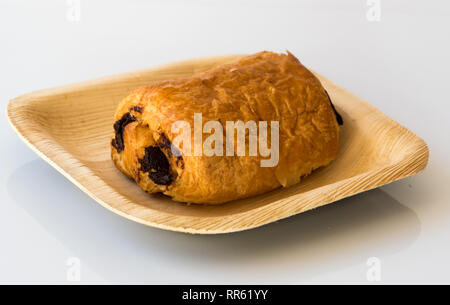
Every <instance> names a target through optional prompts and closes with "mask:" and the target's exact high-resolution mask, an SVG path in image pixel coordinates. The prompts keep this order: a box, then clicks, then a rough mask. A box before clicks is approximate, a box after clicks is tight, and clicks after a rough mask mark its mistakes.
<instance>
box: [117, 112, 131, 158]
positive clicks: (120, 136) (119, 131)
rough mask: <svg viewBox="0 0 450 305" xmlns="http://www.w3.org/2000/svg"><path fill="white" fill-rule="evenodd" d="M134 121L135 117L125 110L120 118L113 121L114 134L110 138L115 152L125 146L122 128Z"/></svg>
mask: <svg viewBox="0 0 450 305" xmlns="http://www.w3.org/2000/svg"><path fill="white" fill-rule="evenodd" d="M134 121H136V118H135V117H134V116H133V115H132V114H131V113H129V112H127V113H125V114H124V115H123V116H122V118H121V119H120V120H118V121H116V122H115V123H114V131H115V133H116V136H115V138H114V139H113V140H112V142H111V144H112V146H114V148H115V149H116V150H117V152H121V151H123V149H124V148H125V143H124V142H123V130H124V129H125V126H127V125H128V124H130V123H131V122H134Z"/></svg>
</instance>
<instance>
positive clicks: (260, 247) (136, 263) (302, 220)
mask: <svg viewBox="0 0 450 305" xmlns="http://www.w3.org/2000/svg"><path fill="white" fill-rule="evenodd" d="M43 177H45V179H43ZM24 185H26V186H27V188H24ZM7 189H8V193H9V194H10V197H11V198H12V200H13V201H14V202H15V203H16V204H18V205H20V206H21V207H23V208H24V209H25V210H26V211H27V212H28V214H29V215H31V217H33V218H34V219H35V220H36V221H37V222H39V223H40V224H41V225H42V226H43V227H44V228H45V229H46V230H47V231H48V232H49V233H50V234H52V235H53V236H54V237H55V238H56V239H58V240H59V241H60V242H61V243H62V244H63V245H64V246H65V247H67V248H68V249H69V250H70V252H71V253H73V255H74V256H76V257H78V258H80V260H81V262H82V263H83V264H85V265H87V266H88V267H89V268H91V269H92V270H94V271H95V272H97V273H98V274H100V275H101V276H102V277H103V278H104V279H105V280H106V281H107V282H113V283H125V282H133V283H161V282H163V283H182V282H183V281H188V282H189V283H230V282H233V283H248V282H251V283H255V280H254V278H255V277H256V278H258V280H257V281H256V283H258V282H259V283H270V282H271V281H273V279H278V280H280V281H281V282H284V280H283V279H286V281H285V282H292V281H294V282H300V281H304V280H308V279H310V278H311V277H314V276H317V275H318V274H321V273H324V272H330V271H332V270H333V269H336V268H345V267H348V266H349V265H352V264H354V263H355V262H358V261H359V260H364V259H366V258H369V257H371V256H374V255H377V256H386V255H390V254H392V253H395V252H397V251H400V250H402V249H405V248H407V247H408V246H409V245H410V244H411V243H412V242H414V240H415V239H416V238H417V236H418V235H419V233H420V228H421V225H420V221H419V219H418V217H417V215H416V214H415V213H414V212H413V211H412V210H410V209H409V208H407V207H405V206H404V205H402V204H401V203H399V202H398V201H396V200H394V199H393V198H392V197H390V196H389V195H387V194H386V193H384V192H383V191H381V190H372V191H369V192H366V193H363V194H360V195H356V196H353V197H351V198H347V199H344V200H341V201H339V202H337V203H335V204H332V205H329V206H325V207H322V208H319V209H316V210H314V211H311V212H307V213H304V214H301V215H297V216H293V217H291V218H288V219H285V220H282V221H279V222H277V223H274V224H269V225H266V226H264V227H261V228H257V229H253V230H250V231H245V232H238V233H232V234H228V235H188V234H183V233H174V232H167V231H162V230H159V229H154V228H150V227H146V226H143V225H140V224H137V223H134V222H131V221H129V220H127V219H124V218H121V217H120V216H117V215H115V214H113V213H111V212H109V211H107V210H106V209H104V208H103V207H101V206H100V205H98V204H96V203H95V201H93V200H92V199H90V198H89V197H88V196H87V195H85V194H84V193H82V192H81V191H80V190H79V189H77V188H76V187H75V186H74V185H72V184H71V183H70V182H69V181H68V180H66V179H64V178H63V177H62V176H61V175H60V174H59V173H58V172H57V171H56V170H54V169H53V168H51V166H50V165H48V164H46V163H45V162H44V161H41V160H37V161H32V162H30V163H28V164H26V165H24V166H23V167H21V168H19V169H18V170H16V171H15V172H14V173H13V174H12V175H11V177H10V179H9V181H8V183H7ZM158 274H161V276H158ZM294 274H295V277H294V278H295V280H294V278H293V276H294ZM364 276H365V275H364V274H361V278H362V279H363V278H364ZM250 277H251V278H253V280H251V281H250ZM85 280H88V279H85Z"/></svg>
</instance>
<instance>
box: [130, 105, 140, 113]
mask: <svg viewBox="0 0 450 305" xmlns="http://www.w3.org/2000/svg"><path fill="white" fill-rule="evenodd" d="M130 111H136V112H139V113H142V107H141V106H133V107H131V108H130Z"/></svg>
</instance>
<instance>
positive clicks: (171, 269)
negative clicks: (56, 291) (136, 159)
mask: <svg viewBox="0 0 450 305" xmlns="http://www.w3.org/2000/svg"><path fill="white" fill-rule="evenodd" d="M68 8H69V6H68V5H67V3H66V1H56V0H55V1H50V0H47V1H32V0H30V1H23V0H21V1H18V0H14V1H13V0H2V1H1V2H0V39H1V40H0V41H1V42H0V89H1V90H0V103H1V106H2V108H3V109H5V108H6V105H7V102H8V100H9V99H11V98H13V97H15V96H18V95H21V94H24V93H27V92H30V91H33V90H37V89H43V88H48V87H53V86H57V85H64V84H68V83H72V82H77V81H82V80H87V79H92V78H96V77H99V76H104V75H108V74H112V73H119V72H125V71H130V70H134V69H141V68H145V67H149V66H152V65H157V64H162V63H167V62H171V61H176V60H181V59H188V58H191V57H199V56H206V55H222V54H231V53H252V52H257V51H260V50H264V49H266V50H273V51H284V50H286V49H289V50H290V51H291V52H292V53H294V54H295V55H296V56H297V57H299V59H300V60H301V61H302V62H303V63H304V64H305V65H307V66H309V67H311V68H313V69H314V70H316V71H317V72H319V73H321V74H323V75H325V76H326V77H328V78H329V79H331V80H333V81H334V82H336V83H338V84H340V85H341V86H343V87H345V88H347V89H349V90H350V91H352V92H353V93H355V94H356V95H358V96H360V97H362V98H363V99H365V100H366V101H368V102H369V103H371V104H373V105H374V106H376V107H377V108H378V109H380V110H381V111H383V112H385V113H386V114H388V115H389V116H390V117H392V118H393V119H395V120H396V121H398V122H400V123H401V124H402V125H404V126H406V127H407V128H409V129H411V130H412V131H414V132H415V133H416V134H417V135H419V136H420V137H422V138H423V139H424V140H425V141H426V142H427V143H428V145H429V147H430V161H429V165H428V167H427V169H426V170H425V171H424V172H422V173H421V174H419V175H417V176H414V177H412V178H408V179H404V180H401V181H398V182H395V183H392V184H390V185H388V186H384V187H382V188H380V189H377V190H372V191H369V192H366V193H364V194H361V195H357V196H354V197H352V198H348V199H345V200H341V201H340V202H337V203H335V204H333V205H330V206H327V207H323V208H320V209H317V210H315V211H312V212H308V213H305V214H302V215H297V216H294V217H291V218H289V219H287V220H283V221H279V222H277V223H274V224H270V225H267V226H264V227H262V228H259V229H255V230H250V231H247V232H242V233H234V234H229V235H219V236H193V235H186V234H181V233H173V232H166V231H162V230H159V229H154V228H149V227H145V226H142V225H139V224H136V223H133V222H131V221H129V220H126V219H123V218H121V217H119V216H117V215H115V214H113V213H111V212H109V211H107V210H106V209H104V208H102V207H101V206H100V205H98V204H97V203H96V202H94V201H93V200H92V199H90V198H89V197H88V196H87V195H85V194H84V193H82V192H81V191H80V190H78V189H77V188H76V187H75V186H74V185H72V184H71V183H70V182H69V181H68V180H66V179H65V178H64V177H63V176H62V175H60V174H59V173H57V172H56V170H54V169H53V168H51V167H50V166H49V165H48V164H46V163H45V162H44V161H42V160H40V159H39V158H38V157H37V156H36V155H35V154H34V153H33V152H32V151H31V150H30V149H29V148H27V147H26V146H25V144H23V143H22V142H21V140H20V139H19V138H18V137H17V136H16V135H15V134H14V132H13V131H12V129H11V128H10V126H9V125H8V123H7V121H6V119H5V116H3V117H2V118H1V119H0V136H1V146H0V161H1V166H0V179H1V180H0V209H1V210H0V283H69V282H68V281H67V277H66V273H67V270H68V267H67V266H66V261H67V259H68V258H69V257H77V258H79V259H80V261H81V283H159V284H167V283H179V284H183V283H184V284H188V283H189V284H194V283H200V284H219V283H224V284H226V283H232V284H262V283H266V284H275V283H369V282H368V281H367V278H366V272H367V269H368V267H367V266H366V262H367V259H368V258H369V257H373V256H375V257H378V258H379V259H380V261H381V283H450V263H449V255H450V223H449V219H450V185H449V184H450V173H449V169H450V166H449V165H450V160H449V158H448V156H449V155H450V137H449V130H450V122H449V121H450V115H449V111H450V106H449V103H450V98H449V71H450V64H449V54H450V41H449V40H450V38H449V37H450V35H449V29H450V2H449V1H446V0H442V1H439V0H433V1H418V0H417V1H410V0H409V1H406V0H389V1H387V0H382V1H381V21H380V22H369V21H368V20H367V18H366V14H367V11H368V9H369V7H368V6H367V4H366V0H346V1H342V0H341V1H334V0H326V1H325V0H320V1H318V0H310V1H261V0H260V1H230V0H228V1H181V0H180V1H144V0H142V1H138V0H134V1H130V0H127V1H125V0H124V1H111V0H109V1H106V0H105V1H103V0H102V1H99V0H89V1H87V0H81V20H80V21H78V22H71V21H69V20H68V19H67V17H66V16H67V13H68Z"/></svg>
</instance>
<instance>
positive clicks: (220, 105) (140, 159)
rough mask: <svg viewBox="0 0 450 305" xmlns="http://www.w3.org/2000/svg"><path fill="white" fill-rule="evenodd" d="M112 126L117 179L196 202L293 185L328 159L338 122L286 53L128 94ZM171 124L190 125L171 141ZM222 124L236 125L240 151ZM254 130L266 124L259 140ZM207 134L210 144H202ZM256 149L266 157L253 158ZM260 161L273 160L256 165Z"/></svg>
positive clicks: (335, 145) (311, 79)
mask: <svg viewBox="0 0 450 305" xmlns="http://www.w3.org/2000/svg"><path fill="white" fill-rule="evenodd" d="M199 118H200V120H198V119H199ZM114 119H115V123H114V131H115V134H114V136H113V139H112V141H111V155H112V160H113V161H114V163H115V164H116V166H117V167H118V169H119V170H120V171H121V172H122V173H124V174H125V175H126V176H128V177H130V178H131V179H133V180H134V181H136V183H137V184H138V185H139V186H140V187H141V188H142V189H143V190H144V191H146V192H148V193H150V194H153V193H163V194H165V195H167V196H170V197H172V199H173V200H176V201H182V202H191V203H203V204H221V203H224V202H227V201H231V200H235V199H239V198H245V197H249V196H253V195H257V194H262V193H264V192H268V191H271V190H273V189H276V188H279V187H288V186H291V185H293V184H295V183H298V182H300V179H301V178H302V177H304V176H305V175H308V174H310V173H311V172H312V171H313V170H314V169H316V168H318V167H321V166H325V165H327V164H329V163H330V162H331V161H332V160H333V159H335V158H336V156H337V154H338V150H339V125H340V124H342V118H341V117H340V116H339V114H338V113H337V112H336V110H335V108H334V106H333V104H332V103H331V100H330V98H329V96H328V93H327V92H326V91H325V89H324V88H323V87H322V85H321V83H320V81H319V80H318V79H317V78H316V77H315V76H314V75H313V74H312V73H311V72H310V71H309V70H308V69H306V68H305V67H304V66H303V65H302V64H301V63H300V61H299V60H298V59H297V58H296V57H295V56H293V55H292V54H291V53H289V52H288V53H287V54H278V53H273V52H260V53H256V54H253V55H249V56H245V57H242V58H240V59H238V60H237V61H235V62H233V63H229V64H224V65H221V66H217V67H215V68H212V69H211V70H209V71H206V72H202V73H198V74H195V75H192V76H190V77H187V78H182V79H173V80H166V81H161V82H158V83H154V84H151V85H148V86H146V87H142V88H137V89H135V90H133V91H132V92H131V93H130V94H129V95H128V96H126V97H125V98H124V99H123V101H122V102H121V103H120V104H119V106H118V107H117V111H116V113H115V116H114ZM177 122H182V123H184V124H185V125H183V126H189V127H190V129H188V133H187V134H185V135H187V138H186V137H185V138H184V141H178V142H177V141H176V138H177V137H178V136H179V133H177V132H174V131H180V128H178V129H177V128H174V126H175V125H176V124H177ZM208 122H216V123H215V124H212V125H211V126H214V128H207V124H208ZM217 122H218V123H217ZM229 122H234V123H235V125H234V127H236V126H241V127H242V126H244V131H243V132H244V133H242V130H241V136H243V138H241V139H244V140H245V145H246V146H245V148H244V149H242V148H239V144H242V142H240V143H239V141H238V138H239V137H238V134H239V131H238V129H236V137H234V129H231V133H230V134H228V133H226V132H225V131H227V132H228V131H229V129H228V125H227V124H228V123H229ZM236 122H242V123H245V125H244V124H241V125H238V124H237V123H236ZM248 122H255V123H254V124H253V123H252V124H247V123H248ZM262 122H266V123H264V124H261V123H262ZM196 124H197V125H199V124H200V126H199V127H198V126H195V125H196ZM218 124H219V125H218ZM211 126H210V127H211ZM230 126H232V127H233V125H230ZM255 126H256V127H257V128H258V127H264V126H267V130H266V131H265V134H266V138H264V137H261V135H264V132H262V131H261V130H256V133H259V134H255V130H253V129H252V128H250V127H255ZM274 126H275V127H276V128H273V127H274ZM247 127H248V128H247ZM195 130H197V131H199V130H200V134H198V133H197V134H195V132H194V131H195ZM184 131H185V130H184ZM213 133H214V134H215V137H214V140H215V141H211V139H208V136H211V135H212V134H213ZM275 133H276V134H275ZM230 135H232V136H231V137H230ZM196 136H197V138H196ZM274 136H277V137H274ZM199 137H200V140H199V139H198V138H199ZM252 139H253V140H255V139H256V142H255V141H253V142H254V143H253V144H255V143H256V144H258V145H256V146H255V147H256V148H257V149H256V151H255V150H254V148H252V147H250V144H251V142H252ZM274 139H275V140H274ZM199 141H200V142H199ZM202 141H203V143H202ZM208 141H209V142H208ZM230 141H231V143H230ZM233 141H234V142H233ZM188 142H190V143H188ZM207 142H208V144H209V145H210V146H205V145H208V144H207ZM263 142H265V143H263ZM199 143H200V144H199ZM262 144H264V145H262ZM199 145H200V146H199ZM202 145H203V146H202ZM202 147H203V149H205V147H211V149H212V150H213V153H211V152H210V151H209V152H208V151H203V152H202V151H201V149H202ZM263 147H265V148H270V152H271V153H272V154H273V155H272V156H269V155H268V154H267V151H266V152H265V154H262V153H261V148H263ZM198 148H200V153H199V151H195V150H196V149H197V150H198ZM239 149H240V151H239ZM221 152H222V153H221ZM255 152H256V154H255ZM269 159H272V160H274V162H272V164H264V162H265V161H266V163H267V160H269Z"/></svg>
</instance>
